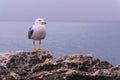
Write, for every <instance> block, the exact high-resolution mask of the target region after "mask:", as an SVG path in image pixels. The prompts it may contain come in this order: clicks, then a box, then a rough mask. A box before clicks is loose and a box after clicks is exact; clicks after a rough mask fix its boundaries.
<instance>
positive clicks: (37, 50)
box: [32, 49, 47, 53]
mask: <svg viewBox="0 0 120 80" xmlns="http://www.w3.org/2000/svg"><path fill="white" fill-rule="evenodd" d="M32 52H34V53H38V52H39V53H45V52H47V51H46V50H43V49H34V50H32Z"/></svg>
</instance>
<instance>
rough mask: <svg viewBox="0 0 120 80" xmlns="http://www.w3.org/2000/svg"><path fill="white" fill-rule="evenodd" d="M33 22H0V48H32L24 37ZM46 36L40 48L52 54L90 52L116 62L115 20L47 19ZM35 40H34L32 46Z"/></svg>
mask: <svg viewBox="0 0 120 80" xmlns="http://www.w3.org/2000/svg"><path fill="white" fill-rule="evenodd" d="M32 25H33V22H26V21H21V22H17V21H6V22H0V52H4V51H16V50H25V51H31V50H32V49H33V45H32V40H29V39H28V30H29V27H31V26H32ZM46 30H47V36H46V39H45V40H43V41H42V45H41V48H42V49H45V50H48V51H50V53H52V54H53V55H54V56H55V57H58V56H62V55H68V54H81V55H83V54H92V55H93V56H94V57H95V58H99V59H101V60H107V61H109V62H110V63H112V64H114V65H115V64H119V63H120V23H119V22H79V21H61V22H59V21H48V24H47V25H46ZM37 47H38V42H37V41H36V48H37Z"/></svg>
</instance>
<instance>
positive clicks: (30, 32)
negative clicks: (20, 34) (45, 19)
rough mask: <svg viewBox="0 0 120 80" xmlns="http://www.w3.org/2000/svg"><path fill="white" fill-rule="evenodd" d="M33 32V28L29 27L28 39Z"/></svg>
mask: <svg viewBox="0 0 120 80" xmlns="http://www.w3.org/2000/svg"><path fill="white" fill-rule="evenodd" d="M33 32H34V30H33V29H32V27H30V28H29V31H28V39H31V36H32V34H33Z"/></svg>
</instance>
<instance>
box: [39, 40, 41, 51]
mask: <svg viewBox="0 0 120 80" xmlns="http://www.w3.org/2000/svg"><path fill="white" fill-rule="evenodd" d="M39 50H41V40H39Z"/></svg>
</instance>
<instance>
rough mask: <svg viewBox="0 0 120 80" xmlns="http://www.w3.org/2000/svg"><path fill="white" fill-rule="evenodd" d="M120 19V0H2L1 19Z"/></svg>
mask: <svg viewBox="0 0 120 80" xmlns="http://www.w3.org/2000/svg"><path fill="white" fill-rule="evenodd" d="M38 17H42V18H45V19H47V20H79V21H120V0H0V20H1V21H5V20H9V21H13V20H20V21H21V20H23V21H30V20H33V19H35V18H38Z"/></svg>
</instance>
